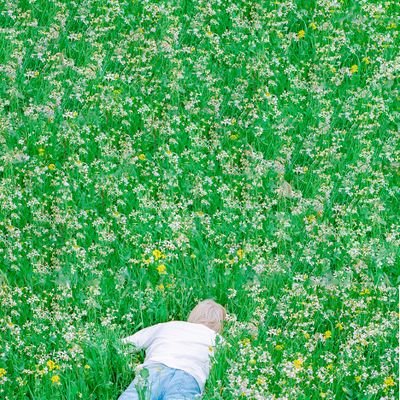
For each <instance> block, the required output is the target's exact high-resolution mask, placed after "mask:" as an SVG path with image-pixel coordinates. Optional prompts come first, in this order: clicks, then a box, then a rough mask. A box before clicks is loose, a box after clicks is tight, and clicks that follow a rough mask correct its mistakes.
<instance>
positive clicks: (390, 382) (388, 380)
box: [383, 376, 395, 387]
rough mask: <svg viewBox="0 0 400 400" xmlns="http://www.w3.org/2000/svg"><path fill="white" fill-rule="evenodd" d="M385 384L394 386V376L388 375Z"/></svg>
mask: <svg viewBox="0 0 400 400" xmlns="http://www.w3.org/2000/svg"><path fill="white" fill-rule="evenodd" d="M383 384H384V385H385V386H386V387H389V386H394V385H395V382H394V380H393V378H392V377H391V376H387V377H386V378H385V380H384V381H383Z"/></svg>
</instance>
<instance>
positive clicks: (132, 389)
mask: <svg viewBox="0 0 400 400" xmlns="http://www.w3.org/2000/svg"><path fill="white" fill-rule="evenodd" d="M144 369H146V370H147V374H145V373H144V374H143V371H142V373H140V372H139V373H137V374H136V376H135V379H134V380H133V381H132V382H131V384H130V385H129V386H128V388H127V389H126V390H125V392H123V393H122V394H121V396H120V397H119V398H118V400H153V399H158V398H159V396H160V392H161V390H162V380H163V379H164V376H165V374H166V373H167V372H166V371H168V370H169V369H168V368H166V367H165V366H164V365H162V364H153V365H149V366H146V367H145V368H144Z"/></svg>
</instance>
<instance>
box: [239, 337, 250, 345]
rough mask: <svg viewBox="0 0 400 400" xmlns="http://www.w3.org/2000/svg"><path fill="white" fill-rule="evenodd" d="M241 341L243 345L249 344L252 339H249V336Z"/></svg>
mask: <svg viewBox="0 0 400 400" xmlns="http://www.w3.org/2000/svg"><path fill="white" fill-rule="evenodd" d="M240 343H241V344H242V345H243V346H247V345H249V344H250V339H247V338H245V339H242V340H241V341H240Z"/></svg>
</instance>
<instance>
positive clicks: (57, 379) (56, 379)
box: [51, 375, 60, 384]
mask: <svg viewBox="0 0 400 400" xmlns="http://www.w3.org/2000/svg"><path fill="white" fill-rule="evenodd" d="M51 382H52V383H53V384H60V377H59V375H53V376H52V377H51Z"/></svg>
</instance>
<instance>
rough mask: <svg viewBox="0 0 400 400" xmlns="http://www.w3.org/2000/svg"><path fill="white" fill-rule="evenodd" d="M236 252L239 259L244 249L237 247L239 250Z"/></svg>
mask: <svg viewBox="0 0 400 400" xmlns="http://www.w3.org/2000/svg"><path fill="white" fill-rule="evenodd" d="M236 254H237V255H238V257H239V260H241V259H242V258H243V254H244V251H243V250H242V249H239V250H238V251H237V252H236Z"/></svg>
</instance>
